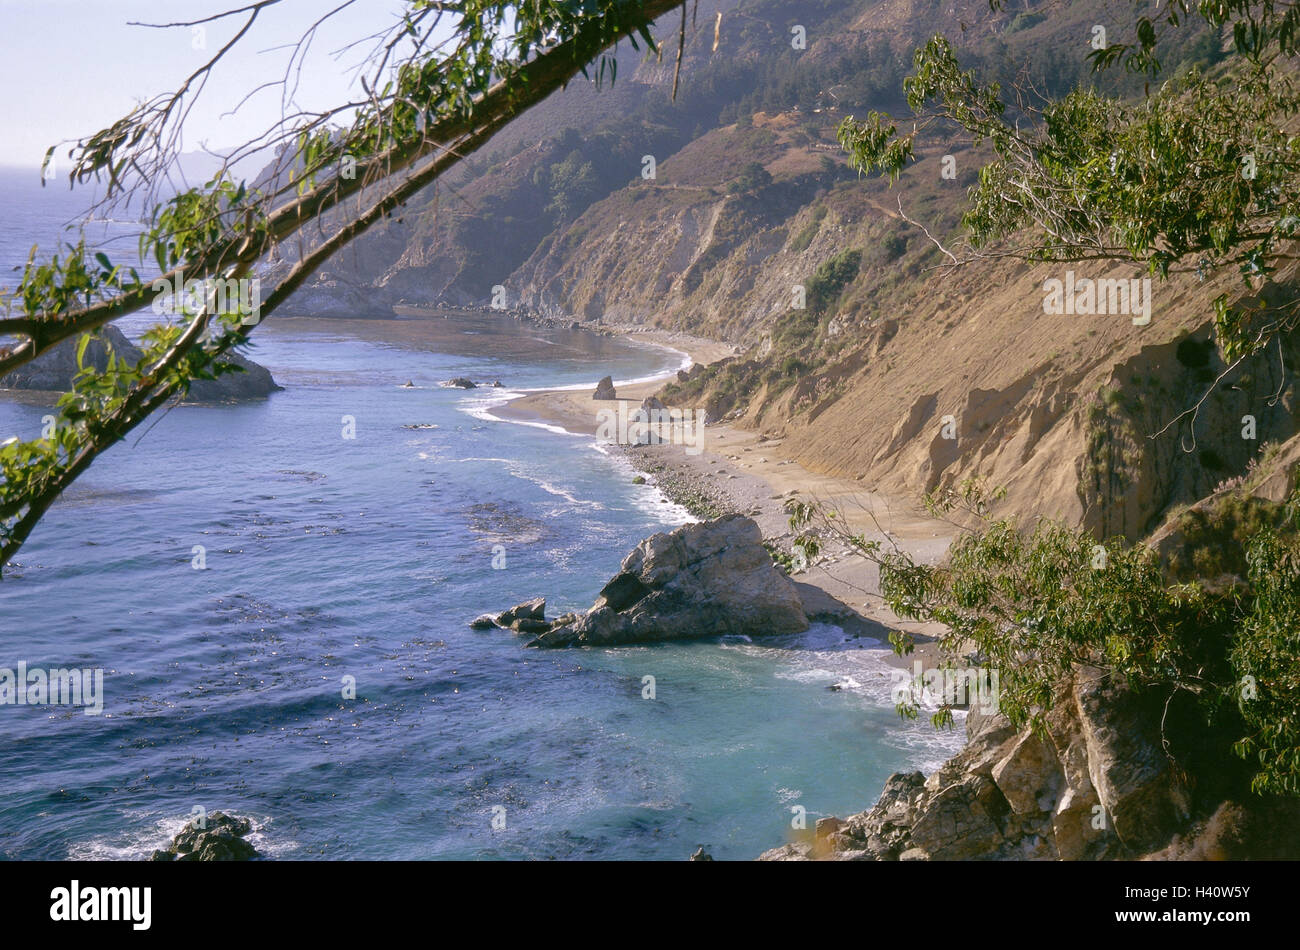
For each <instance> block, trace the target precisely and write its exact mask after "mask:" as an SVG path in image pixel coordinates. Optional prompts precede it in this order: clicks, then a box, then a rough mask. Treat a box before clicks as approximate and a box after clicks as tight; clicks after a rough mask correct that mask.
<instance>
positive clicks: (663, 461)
mask: <svg viewBox="0 0 1300 950" xmlns="http://www.w3.org/2000/svg"><path fill="white" fill-rule="evenodd" d="M625 332H626V335H627V336H628V337H629V338H631V339H635V340H638V341H641V342H645V343H651V344H654V345H658V346H664V347H668V348H671V349H674V350H677V351H680V352H683V353H686V354H688V355H689V356H690V358H691V361H692V362H693V363H699V364H703V365H707V364H709V363H712V362H715V361H717V360H720V359H725V358H726V357H728V356H731V355H733V354H734V353H735V349H734V348H733V347H732V346H730V345H728V344H724V343H718V342H716V341H713V340H703V339H700V338H698V337H691V336H688V335H686V334H680V333H671V332H667V331H661V330H647V329H643V328H636V329H634V330H629V331H625ZM670 378H671V376H665V377H664V378H661V379H657V380H654V381H648V382H639V383H634V384H630V385H619V384H618V381H617V380H615V389H616V391H617V395H618V399H617V400H614V401H604V400H594V399H593V398H592V395H593V393H592V391H591V390H546V391H541V392H532V393H529V394H527V395H526V396H521V397H519V398H518V399H514V400H511V401H510V402H509V403H507V404H506V405H503V406H501V407H499V408H497V409H496V410H494V413H495V414H496V415H497V416H498V417H499V418H501V419H505V420H511V421H528V422H544V423H546V424H548V425H554V426H559V427H561V428H563V429H566V430H567V431H570V432H579V433H583V434H590V435H596V434H597V432H598V429H599V426H600V417H599V416H598V413H599V411H600V410H602V409H606V410H608V409H615V408H617V409H619V410H620V411H621V412H624V413H631V412H633V411H635V410H636V409H638V408H640V406H641V403H642V401H643V400H644V399H645V398H647V397H648V396H652V395H654V394H655V393H656V392H658V391H659V389H660V388H662V386H663V384H664V383H665V382H666V381H667V380H668V379H670ZM687 441H689V443H690V444H689V445H683V444H672V443H669V444H660V445H620V446H619V447H620V449H621V451H622V452H623V453H624V454H625V455H626V457H627V458H628V459H629V460H630V461H631V462H632V464H633V465H634V466H635V467H636V468H637V469H639V470H640V471H641V472H643V473H644V475H645V478H646V480H647V487H648V490H655V489H657V490H660V491H663V493H664V494H665V495H667V496H668V497H669V498H670V499H672V500H673V501H675V502H678V503H679V504H683V505H684V506H686V507H687V508H689V509H691V510H692V511H693V512H695V513H696V514H697V515H698V516H704V515H718V514H722V513H725V512H732V511H736V512H740V513H742V514H746V515H749V516H750V517H752V518H753V519H754V520H755V521H756V522H757V523H758V525H759V527H760V528H761V529H762V532H763V537H764V538H765V539H766V540H768V541H770V542H775V543H776V544H777V545H779V546H780V547H781V548H783V549H785V550H788V549H789V542H790V540H791V537H792V534H791V531H790V527H789V519H788V515H787V514H786V512H785V504H786V502H787V500H789V499H790V498H793V497H800V498H803V499H806V500H810V501H811V500H814V499H815V500H817V501H820V502H822V503H824V504H826V505H828V506H829V507H831V508H834V509H835V510H837V511H838V512H840V513H841V515H842V516H843V517H844V519H845V521H846V523H847V524H848V525H849V527H850V528H851V529H852V530H853V531H854V532H856V533H861V534H865V535H866V536H867V537H868V538H878V539H881V540H888V541H892V542H893V543H894V544H897V545H898V546H899V547H900V548H902V549H904V550H906V551H908V552H910V553H911V554H912V555H913V556H914V557H916V558H917V559H918V560H924V561H926V562H929V563H933V562H935V561H937V560H938V559H939V558H941V557H942V556H943V554H944V552H945V551H946V550H947V549H948V545H949V544H950V543H951V540H952V527H951V526H950V525H948V524H947V523H945V522H942V521H938V520H935V519H933V518H931V517H930V516H929V515H928V514H927V513H926V512H925V511H924V510H923V509H922V508H921V507H920V506H919V504H918V503H917V501H916V500H914V499H898V498H887V497H884V496H882V495H879V494H876V493H873V492H870V491H867V490H865V489H864V488H863V487H862V485H861V483H859V482H855V481H850V480H848V479H843V478H834V477H831V476H827V475H823V474H819V473H816V472H812V471H809V470H808V469H806V468H805V467H804V466H803V465H802V464H800V462H799V461H798V458H797V454H798V453H797V449H798V447H797V446H795V445H791V444H789V443H788V442H787V441H786V440H782V439H769V438H766V437H764V436H762V435H761V434H759V433H756V432H751V431H747V430H744V429H739V428H736V427H735V426H732V425H728V424H725V423H718V424H709V425H707V426H705V428H704V431H703V438H702V439H699V440H698V441H696V440H694V439H692V440H687ZM793 579H794V581H795V582H796V584H798V585H799V588H800V593H801V595H802V597H803V599H804V603H805V606H806V609H807V610H808V612H809V615H810V617H812V619H815V620H821V621H825V622H830V623H835V624H837V625H839V626H841V627H843V628H844V629H845V630H846V631H847V632H850V633H853V634H855V635H859V636H865V637H871V638H874V639H877V640H881V641H884V640H885V639H886V637H887V636H888V634H889V632H890V631H891V630H897V629H902V630H907V631H909V632H911V633H913V634H914V635H915V636H916V639H917V647H916V652H915V653H914V654H913V655H912V656H911V657H908V658H906V659H904V658H901V657H896V658H895V659H896V661H897V663H898V664H899V665H900V666H906V667H910V666H911V664H912V662H913V661H914V660H920V661H921V662H922V663H924V664H926V665H927V666H928V665H931V664H932V663H934V662H937V661H938V660H939V659H941V658H940V657H939V656H938V651H937V647H936V644H935V643H934V642H933V638H934V636H935V634H936V633H937V632H938V628H937V627H936V626H935V625H926V624H917V623H912V622H908V621H902V620H900V619H899V618H898V617H897V616H895V615H894V614H893V612H892V611H890V610H889V609H888V608H887V607H885V606H884V604H883V602H882V600H881V597H880V583H879V576H878V573H877V570H876V567H875V565H874V564H872V563H870V562H869V561H867V560H865V559H864V558H862V557H859V556H857V555H855V554H853V553H852V552H850V551H848V550H847V549H845V548H844V547H842V546H838V547H837V546H830V547H828V548H827V549H825V550H824V552H823V553H822V555H821V556H820V557H819V558H818V560H817V561H816V563H814V564H812V565H810V566H809V567H808V568H806V569H805V570H803V571H801V572H798V573H796V574H795V575H793Z"/></svg>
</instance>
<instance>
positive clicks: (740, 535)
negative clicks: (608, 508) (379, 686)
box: [470, 514, 808, 647]
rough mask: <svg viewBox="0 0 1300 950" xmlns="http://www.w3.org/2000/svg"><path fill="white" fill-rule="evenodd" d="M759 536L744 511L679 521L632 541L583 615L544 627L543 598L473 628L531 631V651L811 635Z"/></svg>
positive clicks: (488, 617)
mask: <svg viewBox="0 0 1300 950" xmlns="http://www.w3.org/2000/svg"><path fill="white" fill-rule="evenodd" d="M762 540H763V539H762V534H761V532H760V531H759V528H758V525H757V524H756V523H755V522H754V521H753V520H752V519H750V518H746V517H743V516H741V515H735V514H733V515H727V516H725V517H722V518H718V519H717V520H715V521H706V522H701V523H699V524H692V525H684V526H683V527H680V528H677V529H675V530H673V531H671V532H667V533H664V534H656V535H652V536H651V537H649V538H647V539H646V540H644V541H642V542H641V543H640V544H639V545H637V547H636V548H635V549H634V550H633V551H632V552H631V553H630V554H629V555H628V556H627V557H626V558H624V559H623V565H622V568H621V569H620V570H619V572H618V574H616V575H615V576H614V577H613V578H612V579H611V580H610V581H609V583H607V584H606V585H605V586H604V587H603V588H602V589H601V591H600V596H599V597H598V598H597V599H596V602H595V604H593V605H592V607H591V609H590V610H588V611H587V612H586V613H583V614H565V615H563V616H560V617H557V618H556V619H555V620H550V621H548V620H546V619H545V616H544V614H545V610H546V601H545V600H544V599H543V598H540V597H539V598H537V599H536V600H530V601H527V602H525V603H523V604H519V605H517V606H515V607H511V608H510V609H509V610H506V611H503V612H502V613H501V614H498V615H497V616H496V617H492V616H491V615H489V614H484V615H483V616H480V617H476V618H475V619H474V620H472V621H471V622H470V626H471V627H473V628H475V629H486V628H490V627H493V626H496V627H507V628H509V629H511V630H514V631H516V632H518V633H531V634H536V638H535V639H534V640H532V641H531V642H530V643H529V646H537V647H566V646H615V645H619V644H624V643H647V642H652V641H656V640H689V639H695V638H698V637H713V636H721V635H724V634H744V635H745V636H751V637H752V636H770V635H775V634H783V633H798V632H800V631H803V630H807V629H808V618H807V616H806V615H805V614H804V610H803V605H802V603H801V602H800V599H799V593H798V591H797V590H796V589H795V586H794V584H793V583H791V581H790V579H789V578H788V577H786V576H785V575H784V574H782V573H781V572H780V571H779V570H777V568H776V566H775V565H774V564H773V563H772V557H771V555H770V554H768V552H767V549H766V548H764V547H763V543H762Z"/></svg>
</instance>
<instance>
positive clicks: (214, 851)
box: [150, 811, 261, 861]
mask: <svg viewBox="0 0 1300 950" xmlns="http://www.w3.org/2000/svg"><path fill="white" fill-rule="evenodd" d="M196 822H197V823H196ZM252 830H253V825H252V822H250V821H249V820H248V819H247V818H237V817H236V816H234V815H227V814H226V813H225V812H220V811H214V812H213V813H212V814H210V815H208V816H206V817H205V818H204V819H202V820H201V821H200V820H197V819H196V821H191V822H190V823H189V824H188V825H186V826H185V828H184V829H183V830H182V831H181V832H180V834H178V835H177V836H176V837H175V838H174V839H172V843H171V844H170V845H169V846H168V847H167V849H166V850H165V851H155V852H154V853H153V856H152V857H151V858H150V860H151V861H253V860H256V859H257V858H260V857H261V855H260V854H259V853H258V851H257V849H256V848H254V847H253V846H252V845H251V844H249V843H248V842H247V841H245V840H244V837H245V836H246V835H247V834H248V833H249V832H250V831H252Z"/></svg>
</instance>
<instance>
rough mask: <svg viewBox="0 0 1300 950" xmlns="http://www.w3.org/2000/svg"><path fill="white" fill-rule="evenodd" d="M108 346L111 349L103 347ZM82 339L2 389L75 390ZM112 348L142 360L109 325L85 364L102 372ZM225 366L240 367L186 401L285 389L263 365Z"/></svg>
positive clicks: (195, 388) (201, 383)
mask: <svg viewBox="0 0 1300 950" xmlns="http://www.w3.org/2000/svg"><path fill="white" fill-rule="evenodd" d="M105 342H107V343H108V347H106V346H105V345H104V344H105ZM78 344H79V340H77V339H72V340H65V341H64V342H63V343H60V344H59V345H58V346H56V347H55V348H54V349H52V350H50V351H49V352H48V353H43V354H42V355H41V356H39V357H37V358H36V359H34V360H32V361H31V362H30V363H27V364H25V365H23V366H20V367H19V368H18V369H16V370H13V371H12V372H10V373H9V374H8V375H6V376H4V377H0V388H4V389H35V390H44V391H49V392H65V391H67V390H68V389H70V388H71V387H72V380H73V377H75V376H76V375H77V346H78ZM109 347H111V348H112V352H113V354H114V355H115V356H116V357H117V358H118V359H119V360H125V361H126V362H127V363H136V362H137V361H138V360H139V359H140V357H141V352H140V348H139V347H137V346H136V345H135V344H134V343H132V342H131V341H130V340H128V339H127V338H126V336H125V335H124V334H123V333H122V331H121V330H119V329H117V327H114V326H106V327H104V328H103V329H102V330H101V331H100V336H99V338H92V339H91V340H90V342H89V343H88V344H87V345H86V352H85V354H84V355H83V362H84V365H86V366H93V367H94V368H95V369H96V370H98V371H100V372H103V370H104V369H105V368H106V367H107V366H108V353H109ZM220 362H222V363H227V364H231V365H234V366H237V367H239V369H238V370H236V371H234V372H228V373H223V374H222V375H221V376H218V377H217V378H216V379H198V380H195V381H194V382H193V383H192V384H191V385H190V391H189V394H188V395H187V396H186V398H185V401H186V402H235V401H242V400H245V399H261V398H264V397H265V396H268V395H270V394H271V393H273V392H277V391H278V390H280V389H282V388H283V387H282V386H278V385H276V382H275V380H274V379H272V378H271V374H270V372H269V371H268V370H267V369H266V368H265V367H263V366H259V365H258V364H256V363H254V362H252V361H251V360H247V359H244V357H242V356H240V355H239V354H237V353H231V354H228V355H227V356H223V357H222V358H221V360H220Z"/></svg>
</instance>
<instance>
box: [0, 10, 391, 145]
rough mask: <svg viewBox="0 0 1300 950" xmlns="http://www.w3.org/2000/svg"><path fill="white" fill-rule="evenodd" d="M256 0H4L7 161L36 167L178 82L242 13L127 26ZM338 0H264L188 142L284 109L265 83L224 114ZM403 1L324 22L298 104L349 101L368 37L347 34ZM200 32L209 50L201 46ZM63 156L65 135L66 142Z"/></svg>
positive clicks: (365, 29)
mask: <svg viewBox="0 0 1300 950" xmlns="http://www.w3.org/2000/svg"><path fill="white" fill-rule="evenodd" d="M246 2H248V0H0V130H2V131H0V165H25V166H33V167H35V166H39V165H40V162H41V159H42V158H43V157H44V154H45V150H46V149H47V148H48V147H49V146H51V145H54V144H55V143H57V142H59V141H62V140H64V139H71V138H76V137H79V136H85V135H87V134H89V133H92V132H95V131H97V130H99V129H101V128H105V127H107V126H108V125H110V124H111V123H112V122H113V121H114V120H116V119H118V118H120V117H121V116H123V115H125V114H126V113H127V111H129V110H130V108H131V107H132V106H133V105H134V104H135V103H136V102H137V101H139V100H141V99H145V98H148V97H150V96H152V95H155V94H157V93H159V92H164V91H169V90H171V89H174V88H175V87H176V86H177V85H178V84H179V83H180V82H181V81H182V80H183V79H184V78H185V77H186V76H187V75H189V74H190V73H191V72H193V71H194V70H195V69H196V68H198V67H199V66H200V65H202V63H204V62H205V61H206V60H207V59H208V58H210V57H211V56H212V55H213V54H214V53H215V52H216V51H217V50H218V49H220V48H221V46H222V45H223V44H224V43H225V42H226V41H227V40H229V39H230V37H232V36H233V35H234V34H235V33H236V32H237V31H238V29H239V26H240V25H242V23H243V22H244V19H245V15H243V14H241V15H239V16H238V17H230V18H227V19H225V20H221V21H218V22H216V23H210V24H208V25H207V26H206V33H205V34H204V35H203V36H201V37H199V36H196V35H195V34H194V32H193V29H192V28H191V27H177V28H173V29H167V30H157V29H147V28H144V27H140V26H128V25H127V24H128V22H129V21H132V20H135V21H141V22H147V23H164V22H176V21H188V20H194V19H199V18H201V17H205V16H210V15H212V14H214V13H218V12H221V11H222V10H226V9H234V8H236V7H240V6H243V5H244V4H245V3H246ZM340 2H341V0H282V2H281V4H280V5H279V6H276V7H270V8H267V9H266V10H264V11H263V12H262V14H261V15H260V16H259V17H258V21H257V23H256V24H255V25H254V27H253V29H252V30H251V31H250V32H249V34H248V35H246V36H245V37H244V39H243V40H242V41H241V42H240V45H239V46H238V47H237V48H236V49H235V50H233V51H232V52H231V53H230V54H228V56H227V58H226V59H224V60H223V61H222V63H221V64H219V65H218V66H217V69H216V71H215V72H214V74H213V77H212V79H211V80H210V81H209V83H208V87H207V90H206V91H205V92H204V94H203V97H202V98H201V99H200V100H199V104H198V106H197V107H196V108H195V110H194V112H193V114H192V116H191V121H190V122H189V123H188V124H187V129H188V130H189V131H188V132H187V138H186V141H185V145H184V150H186V151H193V150H197V149H199V148H200V146H201V144H202V142H203V141H204V140H206V142H207V146H208V147H209V148H212V149H220V148H222V147H227V146H230V145H233V144H236V143H238V142H241V141H243V140H245V139H246V138H250V137H252V135H254V134H256V133H258V132H260V131H262V130H263V129H264V128H265V127H267V126H268V125H269V124H270V123H271V122H273V121H274V120H275V119H276V118H277V117H278V116H279V115H280V107H281V102H280V90H279V88H276V89H272V90H267V91H264V92H262V93H260V94H259V95H258V96H257V97H256V98H255V99H253V100H251V101H250V102H249V103H247V104H245V105H244V106H243V107H241V109H240V112H239V114H238V116H235V117H225V118H223V117H222V114H223V113H225V112H228V111H229V110H230V109H231V108H232V107H233V106H234V105H235V104H236V103H237V102H238V101H239V100H240V99H241V98H242V97H243V96H244V95H245V94H246V93H248V92H249V91H250V90H252V89H253V88H255V87H256V86H257V85H259V84H260V83H262V82H266V81H271V80H277V79H279V78H280V77H281V76H282V75H283V73H284V70H285V66H286V64H287V62H288V58H289V55H290V50H288V49H284V48H281V49H276V48H275V47H281V46H283V44H287V43H290V44H291V43H294V42H296V41H297V40H298V38H299V37H300V36H301V34H302V33H303V31H304V30H305V29H306V27H307V26H309V25H310V24H311V23H312V22H313V21H314V20H316V19H317V18H318V17H320V16H321V15H322V14H324V13H326V12H327V11H329V10H331V9H333V8H334V7H337V6H338V5H339V4H340ZM401 9H402V4H401V3H400V2H399V0H355V2H354V3H353V5H352V6H351V7H349V8H348V9H346V10H344V11H343V12H342V13H340V14H338V16H337V17H335V18H334V19H332V20H331V21H329V22H328V23H327V24H326V25H325V26H324V27H322V29H321V30H320V31H319V32H318V34H317V36H316V38H315V40H314V41H313V44H312V52H311V54H310V55H309V56H308V58H307V65H306V68H305V70H304V72H303V79H302V84H301V87H300V91H299V94H298V101H299V104H300V105H302V106H306V107H308V108H313V107H321V106H324V105H330V104H335V103H338V102H340V101H346V99H345V97H347V96H348V94H349V85H350V81H351V73H350V72H349V67H352V66H354V65H356V64H357V63H358V62H359V61H360V60H361V59H362V58H363V57H364V55H365V54H366V53H368V52H369V50H370V48H371V44H363V45H362V46H358V47H357V48H355V49H353V50H350V51H348V52H346V53H342V54H341V56H339V57H335V56H334V55H333V54H334V53H336V52H338V51H339V50H340V48H341V47H343V46H344V45H345V44H347V43H349V42H352V41H353V40H357V39H360V38H362V37H366V36H368V35H370V34H372V33H375V32H377V31H379V30H381V29H384V28H386V27H388V26H389V25H390V24H391V23H393V22H394V19H395V14H396V13H397V12H398V11H399V10H401ZM199 42H202V43H205V44H206V49H196V48H195V46H196V44H198V43H199ZM58 154H59V155H60V156H63V155H66V146H65V147H64V148H63V149H60V150H59V153H58Z"/></svg>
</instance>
